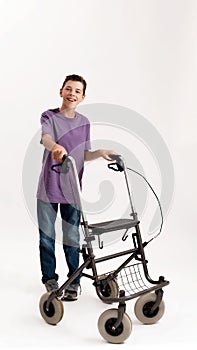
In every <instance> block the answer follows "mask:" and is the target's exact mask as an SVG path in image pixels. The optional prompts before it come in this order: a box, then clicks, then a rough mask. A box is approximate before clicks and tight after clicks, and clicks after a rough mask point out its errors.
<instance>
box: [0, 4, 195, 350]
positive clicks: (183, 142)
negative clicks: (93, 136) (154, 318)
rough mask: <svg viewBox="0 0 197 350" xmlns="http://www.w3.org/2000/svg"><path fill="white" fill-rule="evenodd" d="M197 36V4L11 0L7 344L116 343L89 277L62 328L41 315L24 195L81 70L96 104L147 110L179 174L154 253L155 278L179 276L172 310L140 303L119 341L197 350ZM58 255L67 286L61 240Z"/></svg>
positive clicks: (2, 340)
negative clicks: (141, 311) (38, 138)
mask: <svg viewBox="0 0 197 350" xmlns="http://www.w3.org/2000/svg"><path fill="white" fill-rule="evenodd" d="M196 33H197V2H196V1H194V0H193V1H191V0H187V1H186V0H165V1H164V0H139V1H137V0H136V1H133V0H83V1H80V0H75V1H67V0H64V1H63V0H56V1H52V0H48V1H47V0H41V1H36V0H28V1H25V0H24V1H22V0H18V1H14V0H5V1H3V0H1V1H0V52H1V54H0V59H1V64H0V77H1V78H0V84H1V85H0V97H1V138H0V142H1V182H0V191H1V192H0V193H1V204H0V205H1V248H0V249H1V255H0V259H1V264H0V271H1V274H0V276H1V277H0V280H1V287H0V293H1V321H0V323H1V325H0V344H1V348H13V349H14V348H23V347H25V348H51V349H54V348H58V347H61V348H63V347H66V348H68V346H69V348H73V349H75V348H92V347H93V346H94V347H95V348H98V349H99V348H101V346H102V348H106V349H108V348H110V349H111V348H112V346H113V347H114V345H110V344H107V343H105V342H104V341H103V340H102V339H101V337H100V335H99V333H98V331H97V325H96V324H97V319H98V317H99V315H100V314H101V312H102V311H103V310H105V309H107V308H108V306H106V305H104V304H102V302H101V301H100V300H98V298H97V297H96V293H95V291H94V289H93V286H92V285H91V283H90V282H89V281H86V280H84V282H83V285H82V288H83V294H82V295H81V298H80V300H79V301H78V302H76V303H74V304H72V305H71V304H68V305H67V304H65V315H64V318H63V320H62V321H61V323H60V324H58V325H57V326H56V327H51V326H49V325H47V324H46V323H45V322H44V321H43V320H42V319H41V317H40V314H39V310H38V303H39V298H40V296H41V295H42V293H43V292H44V289H43V286H42V285H41V282H40V269H39V259H38V234H37V228H36V226H35V225H34V223H33V222H32V220H31V218H30V216H29V215H28V212H27V210H26V207H25V202H24V199H23V193H22V166H23V160H24V157H25V154H26V150H27V147H28V144H29V142H30V141H31V139H32V137H33V136H34V134H35V133H36V132H37V131H38V129H39V117H40V114H41V112H42V111H43V110H46V109H48V108H53V107H56V106H58V105H60V103H61V101H60V98H59V95H58V91H59V88H60V85H61V83H62V82H63V80H64V78H65V76H66V75H67V74H71V73H76V74H81V75H83V76H84V77H85V78H86V80H87V82H88V90H87V97H86V103H98V102H101V103H112V104H118V105H121V106H125V107H128V108H131V109H132V110H135V111H137V112H138V113H140V114H141V115H143V116H144V117H146V118H147V119H148V120H149V121H150V122H151V123H152V124H153V125H154V126H155V127H156V128H157V129H158V131H159V132H160V134H161V135H162V137H163V138H164V140H165V142H166V144H167V146H168V148H169V150H170V153H171V157H172V160H173V164H174V169H175V182H176V183H175V195H174V201H173V205H172V207H171V211H170V213H169V215H168V217H167V218H166V221H165V226H164V232H163V235H162V236H161V238H160V239H158V240H157V241H155V243H154V244H153V245H152V246H151V247H150V248H149V249H148V252H147V253H148V255H149V260H150V266H151V269H152V271H153V273H155V274H156V275H157V274H164V275H165V276H166V277H167V278H168V279H169V280H170V282H171V284H170V285H169V286H168V287H166V288H165V303H166V313H165V315H164V317H163V319H162V320H161V321H160V323H158V324H157V325H154V326H148V327H145V326H142V325H140V324H139V323H138V322H137V320H136V319H135V316H134V315H133V311H132V308H133V302H129V303H128V307H127V310H128V313H129V314H130V316H131V318H132V320H133V333H132V335H131V337H130V338H129V339H128V340H127V342H125V344H121V345H119V346H118V347H119V348H121V349H128V348H132V349H156V347H158V346H159V348H160V349H164V348H167V347H168V348H170V349H175V348H177V349H178V348H179V349H181V348H183V349H184V348H186V347H187V348H188V349H194V348H195V347H196V343H197V336H196V324H197V323H196V321H197V317H196V313H197V308H196V292H197V288H196V287H197V283H196V270H195V267H194V266H195V263H196V243H197V239H196V197H197V191H196V176H197V171H196V170H197V166H196V146H197V141H196V127H197V121H196V112H197V105H196V91H197V63H196V62H197V36H196ZM84 103H85V102H84ZM90 121H91V117H90ZM101 147H102V145H101ZM166 171H167V169H166ZM32 176H34V174H33V172H32ZM99 254H100V252H99ZM57 255H58V272H59V273H60V275H61V278H60V279H61V282H63V281H64V277H65V276H64V270H65V265H64V264H65V263H64V259H63V255H62V251H61V247H59V246H58V247H57Z"/></svg>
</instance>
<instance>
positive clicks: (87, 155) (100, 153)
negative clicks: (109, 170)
mask: <svg viewBox="0 0 197 350" xmlns="http://www.w3.org/2000/svg"><path fill="white" fill-rule="evenodd" d="M110 154H115V153H114V151H110V150H106V149H97V150H96V151H93V152H91V151H85V152H84V160H85V161H90V160H94V159H98V158H100V157H102V158H104V159H106V160H109V161H112V159H111V158H110V157H109V155H110Z"/></svg>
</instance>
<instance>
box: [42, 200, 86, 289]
mask: <svg viewBox="0 0 197 350" xmlns="http://www.w3.org/2000/svg"><path fill="white" fill-rule="evenodd" d="M59 206H60V214H61V218H62V231H63V250H64V254H65V258H66V262H67V265H68V270H69V272H68V277H70V276H71V275H72V274H73V272H74V271H75V270H76V269H77V268H78V267H79V252H78V248H79V223H80V210H79V206H77V205H75V204H62V203H60V204H59ZM57 211H58V203H47V202H43V201H41V200H39V199H38V200H37V216H38V225H39V233H40V245H39V248H40V265H41V271H42V282H43V283H46V282H47V281H48V280H50V279H55V280H56V281H57V280H58V277H59V276H58V274H57V273H56V272H55V270H56V257H55V220H56V217H57ZM79 281H80V276H77V277H76V278H75V280H74V281H73V282H72V283H73V284H77V283H79Z"/></svg>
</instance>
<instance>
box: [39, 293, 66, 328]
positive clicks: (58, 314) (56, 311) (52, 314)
mask: <svg viewBox="0 0 197 350" xmlns="http://www.w3.org/2000/svg"><path fill="white" fill-rule="evenodd" d="M49 295H50V293H45V294H43V295H42V297H41V298H40V303H39V308H40V313H41V316H42V317H43V318H44V320H45V321H46V322H47V323H49V324H52V325H56V324H57V323H58V322H60V321H61V319H62V317H63V314H64V306H63V303H62V301H61V300H59V299H57V298H54V299H53V300H52V301H51V303H50V304H49V309H48V310H47V309H46V304H47V299H48V297H49Z"/></svg>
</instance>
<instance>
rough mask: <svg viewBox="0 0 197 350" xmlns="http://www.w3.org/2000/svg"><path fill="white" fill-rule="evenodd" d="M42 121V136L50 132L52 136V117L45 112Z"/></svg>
mask: <svg viewBox="0 0 197 350" xmlns="http://www.w3.org/2000/svg"><path fill="white" fill-rule="evenodd" d="M40 123H41V125H42V136H43V135H45V134H49V135H51V136H52V134H53V128H52V122H51V118H50V117H49V116H48V115H46V114H45V113H43V114H42V116H41V118H40Z"/></svg>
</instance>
